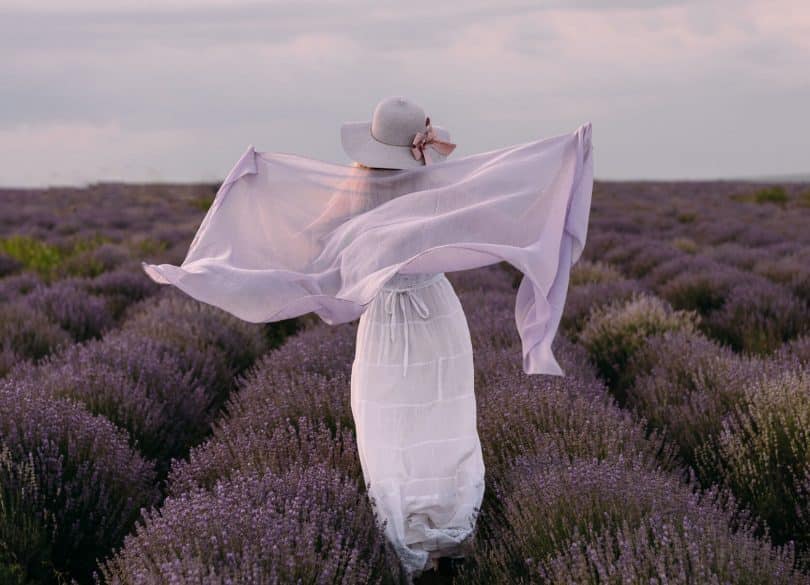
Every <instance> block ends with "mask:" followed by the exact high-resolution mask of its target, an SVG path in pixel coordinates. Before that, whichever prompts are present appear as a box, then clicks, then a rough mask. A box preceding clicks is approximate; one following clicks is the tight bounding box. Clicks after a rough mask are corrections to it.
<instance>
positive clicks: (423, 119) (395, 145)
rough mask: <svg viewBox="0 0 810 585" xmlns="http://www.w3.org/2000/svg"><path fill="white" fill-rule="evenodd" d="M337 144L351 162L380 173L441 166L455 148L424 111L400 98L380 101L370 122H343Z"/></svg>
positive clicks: (442, 130)
mask: <svg viewBox="0 0 810 585" xmlns="http://www.w3.org/2000/svg"><path fill="white" fill-rule="evenodd" d="M340 140H341V142H342V144H343V150H345V151H346V154H348V155H349V156H350V157H351V158H352V159H353V160H355V161H357V162H359V163H361V164H363V165H365V166H367V167H376V168H382V169H410V168H414V167H421V166H424V165H428V164H435V163H438V162H442V161H443V160H445V159H446V158H447V156H448V155H449V154H450V153H451V152H453V149H454V148H455V147H456V145H455V144H453V143H452V142H450V134H449V133H448V132H447V130H445V129H444V128H443V127H442V126H433V125H432V124H431V123H430V118H429V117H428V116H426V115H425V110H423V109H422V108H421V107H420V106H419V105H417V104H415V103H414V102H412V101H411V100H409V99H407V98H404V97H401V96H392V97H387V98H385V99H383V100H380V102H379V103H378V104H377V106H376V107H375V108H374V113H373V114H372V117H371V121H370V122H344V123H343V125H342V126H341V128H340Z"/></svg>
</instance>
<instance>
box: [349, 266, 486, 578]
mask: <svg viewBox="0 0 810 585" xmlns="http://www.w3.org/2000/svg"><path fill="white" fill-rule="evenodd" d="M473 390H474V389H473V355H472V342H471V339H470V331H469V329H468V325H467V319H466V317H465V315H464V311H463V308H462V305H461V302H460V301H459V299H458V296H456V293H455V291H454V290H453V287H452V285H451V284H450V281H449V280H448V279H447V277H446V276H445V274H444V273H443V272H439V273H431V274H399V273H396V274H394V276H393V277H392V278H391V279H389V280H388V281H387V282H386V283H385V284H384V285H383V288H382V289H381V290H380V292H379V294H378V295H377V296H376V297H375V298H374V300H373V301H372V302H371V304H370V305H369V306H368V308H367V309H366V311H365V312H364V313H363V314H362V315H361V317H360V321H359V325H358V330H357V345H356V350H355V359H354V362H353V364H352V377H351V408H352V414H353V417H354V421H355V427H356V431H357V446H358V451H359V456H360V462H361V466H362V469H363V475H364V479H365V482H366V486H367V489H368V495H369V498H370V500H371V502H372V505H373V507H374V509H375V513H376V514H377V517H378V521H379V522H380V523H385V534H386V536H387V538H388V540H389V541H390V542H391V543H392V544H393V546H394V548H395V550H396V551H397V553H398V555H399V557H400V559H401V561H402V565H403V568H404V569H405V572H406V574H407V575H409V576H414V575H418V574H419V573H420V572H421V571H422V570H424V569H426V568H429V566H430V564H431V559H433V558H437V557H439V556H462V555H461V554H460V550H461V549H460V547H459V544H460V543H462V541H464V540H465V539H467V538H468V537H470V536H471V535H472V533H473V531H474V529H475V524H476V518H477V515H478V511H479V509H480V506H481V501H482V499H483V495H484V462H483V457H482V453H481V444H480V441H479V438H478V432H477V425H476V403H475V394H474V391H473Z"/></svg>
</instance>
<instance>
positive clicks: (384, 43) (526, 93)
mask: <svg viewBox="0 0 810 585" xmlns="http://www.w3.org/2000/svg"><path fill="white" fill-rule="evenodd" d="M392 95H401V96H406V97H408V98H410V99H411V100H413V101H415V102H417V103H418V104H420V105H421V106H422V107H423V108H424V109H425V111H426V113H427V114H428V115H429V116H430V117H431V120H432V122H433V123H434V124H437V125H440V126H443V127H445V128H447V129H448V130H449V131H450V134H451V139H452V140H453V142H455V143H456V144H457V145H458V146H457V148H456V150H455V152H454V153H453V154H452V156H453V157H460V156H465V155H468V154H473V153H477V152H483V151H489V150H493V149H496V148H501V147H505V146H509V145H511V144H518V143H522V142H527V141H531V140H536V139H539V138H545V137H551V136H555V135H559V134H563V133H567V132H573V131H574V130H575V129H576V128H577V127H578V126H579V125H580V124H582V123H584V122H587V121H590V122H591V123H592V125H593V148H594V151H593V152H594V166H595V175H596V177H597V178H598V179H713V178H731V177H749V176H750V177H755V176H762V175H782V174H808V173H810V106H809V104H810V3H809V2H807V0H758V1H756V0H733V1H731V0H728V1H725V0H717V1H715V0H702V1H701V0H694V1H689V0H682V1H676V0H673V1H667V0H646V1H645V0H612V1H608V0H602V1H599V0H569V1H562V0H553V1H543V0H535V1H531V2H525V1H518V0H430V1H423V0H411V1H409V2H396V3H394V2H386V1H381V0H376V1H374V0H367V1H366V0H340V1H337V2H326V1H318V2H311V1H307V0H291V1H276V0H265V1H264V2H247V1H240V0H227V1H225V0H161V1H159V2H155V1H152V0H71V1H70V2H65V1H64V0H0V186H5V187H9V186H12V187H14V186H18V187H38V186H49V185H85V184H88V183H94V182H98V181H118V180H121V181H130V182H159V181H184V182H185V181H195V182H196V181H210V182H216V181H220V180H222V178H223V177H224V176H225V175H226V174H227V173H228V171H229V170H230V168H231V167H232V166H233V165H234V164H235V162H236V161H237V160H238V159H239V157H240V156H241V155H242V153H243V152H244V151H245V150H246V148H247V147H248V146H249V145H253V146H254V147H255V148H256V150H258V151H280V152H289V153H295V154H300V155H304V156H309V157H312V158H317V159H320V160H325V161H329V162H334V163H338V164H348V163H349V162H350V159H349V157H348V156H347V155H346V154H345V153H344V152H343V150H342V147H341V144H340V125H341V123H342V122H344V121H357V120H369V119H370V118H371V114H372V112H373V110H374V106H375V105H376V103H377V102H378V101H379V100H380V99H382V98H384V97H388V96H392Z"/></svg>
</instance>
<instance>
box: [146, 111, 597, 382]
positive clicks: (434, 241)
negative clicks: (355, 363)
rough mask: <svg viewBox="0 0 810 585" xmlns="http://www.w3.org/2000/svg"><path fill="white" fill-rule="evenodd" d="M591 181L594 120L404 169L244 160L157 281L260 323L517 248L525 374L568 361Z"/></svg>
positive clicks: (337, 311)
mask: <svg viewBox="0 0 810 585" xmlns="http://www.w3.org/2000/svg"><path fill="white" fill-rule="evenodd" d="M592 187H593V157H592V149H591V124H590V123H586V124H583V125H582V126H580V127H579V128H578V129H577V130H576V131H575V132H573V133H571V134H563V135H560V136H555V137H553V138H548V139H544V140H536V141H532V142H527V143H524V144H518V145H515V146H509V147H506V148H501V149H497V150H492V151H489V152H484V153H480V154H475V155H470V156H466V157H462V158H456V159H448V160H446V161H443V162H441V163H435V164H430V165H427V166H423V167H418V168H415V169H406V170H376V169H367V168H363V167H350V166H343V165H336V164H331V163H326V162H322V161H318V160H313V159H310V158H306V157H303V156H297V155H293V154H286V153H268V152H257V151H256V150H254V148H253V146H252V145H251V146H249V147H248V149H247V151H246V152H245V153H244V154H243V155H242V157H241V158H240V159H239V160H238V161H237V163H236V165H235V166H234V167H233V169H232V170H231V171H230V173H229V174H228V176H227V178H226V179H225V181H224V182H223V183H222V186H221V187H220V188H219V191H218V192H217V194H216V197H215V199H214V202H213V203H212V205H211V207H210V209H209V210H208V213H207V214H206V215H205V218H204V219H203V221H202V223H201V225H200V227H199V229H198V231H197V233H196V235H195V237H194V240H193V241H192V243H191V246H190V248H189V251H188V254H187V255H186V258H185V260H184V261H183V263H182V264H181V265H180V266H174V265H172V264H148V263H146V262H142V265H143V269H144V271H146V273H147V274H148V275H149V276H150V277H151V278H152V279H153V280H155V281H156V282H159V283H161V284H173V285H174V286H176V287H177V288H179V289H180V290H182V291H183V292H185V293H187V294H188V295H190V296H192V297H194V298H195V299H197V300H199V301H202V302H204V303H208V304H211V305H214V306H217V307H219V308H221V309H223V310H225V311H227V312H229V313H232V314H233V315H235V316H236V317H238V318H240V319H243V320H245V321H249V322H252V323H262V322H270V321H279V320H282V319H288V318H291V317H296V316H299V315H303V314H305V313H308V312H310V311H314V312H315V313H317V314H318V316H320V318H321V319H322V320H323V321H325V322H326V323H328V324H330V325H336V324H339V323H345V322H349V321H353V320H355V319H357V318H359V317H360V315H361V314H362V313H363V311H364V310H365V308H366V306H367V305H368V304H369V303H370V302H371V301H372V299H373V298H374V297H375V295H376V294H377V292H378V291H379V290H380V287H381V286H382V285H383V283H385V281H386V280H388V279H389V278H390V277H391V276H392V275H393V274H394V273H396V272H401V273H403V274H412V273H422V272H452V271H455V270H467V269H471V268H478V267H481V266H486V265H489V264H494V263H497V262H500V261H504V260H505V261H507V262H509V263H510V264H512V265H513V266H515V267H516V268H517V269H519V270H520V271H521V272H522V273H523V275H524V276H523V279H522V280H521V283H520V286H519V288H518V290H517V298H516V302H515V322H516V325H517V329H518V332H519V334H520V338H521V342H522V351H523V370H524V372H525V373H527V374H552V375H558V376H562V375H564V373H563V371H562V369H561V368H560V366H559V364H558V363H557V360H556V359H555V358H554V355H553V353H552V351H551V342H552V340H553V339H554V336H555V334H556V332H557V328H558V325H559V322H560V317H561V315H562V311H563V306H564V303H565V297H566V293H567V290H568V281H569V273H570V269H571V266H572V265H573V264H574V263H575V262H576V261H577V260H578V259H579V257H580V255H581V253H582V249H583V247H584V246H585V236H586V233H587V229H588V217H589V213H590V207H591V191H592Z"/></svg>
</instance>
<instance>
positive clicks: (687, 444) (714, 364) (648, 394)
mask: <svg viewBox="0 0 810 585" xmlns="http://www.w3.org/2000/svg"><path fill="white" fill-rule="evenodd" d="M627 367H628V371H629V372H630V374H631V375H632V376H633V378H634V382H633V384H632V385H631V386H629V387H628V389H627V406H628V407H629V408H631V409H632V410H633V411H635V412H636V413H637V415H638V416H640V417H643V418H644V419H645V420H647V422H648V424H649V425H650V426H652V427H653V428H656V429H660V430H666V434H667V437H668V438H670V439H671V440H672V441H674V443H675V444H677V445H678V447H679V449H680V455H681V457H682V458H683V459H684V461H686V462H687V463H689V464H694V452H695V449H697V448H698V447H700V446H701V445H702V444H703V443H704V442H705V441H707V440H708V439H709V438H710V437H713V436H715V435H717V433H719V432H720V430H721V428H722V423H723V418H724V417H725V416H726V415H727V414H728V413H729V412H730V411H731V410H733V409H734V408H735V407H736V406H737V405H738V404H739V403H740V402H741V401H742V400H743V399H744V388H745V385H746V384H747V383H748V381H749V380H750V379H751V378H752V377H754V376H757V375H762V374H767V373H769V372H770V373H773V374H776V373H777V372H778V371H780V370H781V368H782V365H781V364H780V363H777V362H772V361H767V360H762V359H757V358H746V357H742V356H738V355H736V354H735V353H734V352H733V351H732V350H731V349H729V348H728V347H724V346H721V345H719V344H718V343H717V342H715V341H712V340H710V339H707V338H706V337H704V336H703V335H701V334H697V333H694V332H684V331H668V332H664V333H662V334H658V335H654V336H652V337H649V338H648V339H647V341H646V343H645V345H644V346H643V347H642V348H641V349H640V350H639V351H638V352H637V353H636V354H635V355H634V356H633V358H632V359H631V360H630V362H629V363H628V366H627ZM708 483H710V482H708ZM708 483H707V485H708Z"/></svg>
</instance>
